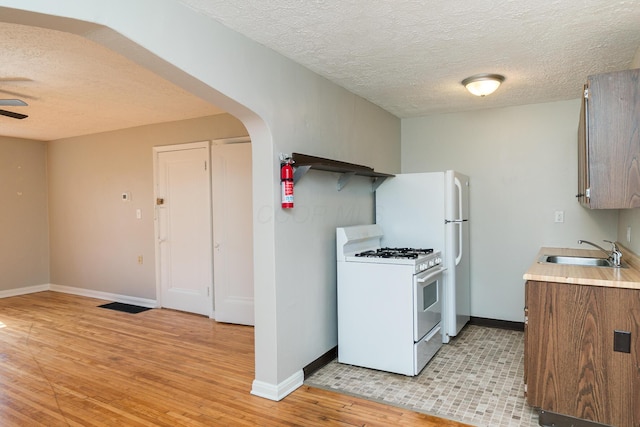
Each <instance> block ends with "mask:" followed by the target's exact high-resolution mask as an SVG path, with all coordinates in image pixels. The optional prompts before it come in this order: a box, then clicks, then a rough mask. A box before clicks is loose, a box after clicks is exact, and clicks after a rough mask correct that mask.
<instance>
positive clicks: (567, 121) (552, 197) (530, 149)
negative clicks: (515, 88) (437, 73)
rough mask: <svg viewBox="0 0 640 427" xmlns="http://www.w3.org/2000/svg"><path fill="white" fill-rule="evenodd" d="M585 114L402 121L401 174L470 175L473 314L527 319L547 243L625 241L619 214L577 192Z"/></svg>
mask: <svg viewBox="0 0 640 427" xmlns="http://www.w3.org/2000/svg"><path fill="white" fill-rule="evenodd" d="M579 111H580V103H579V100H571V101H562V102H554V103H547V104H535V105H525V106H519V107H511V108H501V109H492V110H482V111H476V112H468V113H460V114H445V115H434V116H429V117H421V118H413V119H405V120H402V172H423V171H438V170H446V169H455V170H459V171H461V172H463V173H466V174H468V175H469V176H470V178H471V202H470V203H471V286H472V294H471V298H472V306H471V310H472V315H473V316H477V317H487V318H492V319H502V320H513V321H523V312H522V309H523V307H524V292H523V291H524V288H523V283H524V281H523V279H522V275H523V274H524V272H525V271H526V270H527V268H528V267H529V266H530V265H531V263H532V262H534V259H535V255H536V253H537V252H538V250H539V249H540V247H542V246H558V247H577V246H578V245H577V240H578V239H586V240H591V241H594V242H598V241H601V240H602V239H608V240H612V239H615V238H616V233H617V215H618V211H606V210H605V211H591V210H588V209H584V208H582V207H581V206H580V204H579V203H578V202H577V201H576V198H575V195H576V194H577V188H578V185H577V176H578V173H577V157H578V155H577V129H578V116H579ZM556 210H561V211H564V218H565V222H564V223H561V224H559V223H555V222H554V212H555V211H556ZM638 233H640V224H639V225H638ZM639 235H640V234H639ZM639 240H640V238H639Z"/></svg>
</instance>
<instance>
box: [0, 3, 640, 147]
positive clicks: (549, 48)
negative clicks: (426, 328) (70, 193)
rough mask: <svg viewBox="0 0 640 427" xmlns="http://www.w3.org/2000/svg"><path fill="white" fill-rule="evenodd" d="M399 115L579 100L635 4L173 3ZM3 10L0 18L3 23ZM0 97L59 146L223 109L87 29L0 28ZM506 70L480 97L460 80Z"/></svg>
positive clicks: (23, 125) (11, 129)
mask: <svg viewBox="0 0 640 427" xmlns="http://www.w3.org/2000/svg"><path fill="white" fill-rule="evenodd" d="M178 1H181V2H182V3H184V4H186V5H187V6H189V7H191V8H193V9H194V10H196V11H198V12H199V13H202V14H204V15H208V16H210V17H211V18H212V19H215V20H217V21H219V22H221V23H222V24H224V25H226V26H228V27H230V28H232V29H234V30H236V31H238V32H240V33H243V34H245V35H246V36H248V37H249V38H252V39H254V40H256V41H257V42H259V43H261V44H263V45H265V46H267V47H270V48H272V49H274V50H275V51H277V52H280V53H281V54H283V55H284V56H286V57H289V58H291V59H292V60H294V61H296V62H298V63H300V64H302V65H304V66H306V67H307V68H309V69H311V70H313V71H315V72H316V73H318V74H320V75H322V76H324V77H326V78H327V79H329V80H331V81H333V82H335V83H337V84H339V85H340V86H343V87H345V88H347V89H348V90H350V91H352V92H354V93H356V94H358V95H361V96H362V97H364V98H366V99H368V100H370V101H372V102H373V103H375V104H377V105H379V106H381V107H382V108H384V109H386V110H387V111H389V112H391V113H393V114H395V115H396V116H398V117H402V118H405V117H414V116H422V115H428V114H433V113H442V112H454V111H469V110H476V109H481V108H492V107H502V106H509V105H520V104H531V103H539V102H549V101H555V100H564V99H574V98H577V97H578V96H579V94H580V89H581V86H582V84H583V82H584V81H585V79H586V76H587V75H590V74H595V73H600V72H606V71H614V70H620V69H625V68H629V66H630V64H631V61H632V59H633V58H634V55H635V54H636V52H638V48H639V47H640V1H638V0H615V1H612V0H537V1H523V0H469V1H455V0H454V1H451V0H309V1H295V2H292V1H290V0H178ZM1 19H2V18H1V17H0V20H1ZM0 40H2V48H1V49H0V64H2V66H1V67H0V98H11V97H20V98H21V99H24V100H25V101H27V102H28V103H29V104H30V105H29V107H11V108H5V107H0V108H5V109H12V110H13V111H16V112H24V113H26V114H29V116H30V117H29V119H27V120H22V121H20V120H13V119H9V118H4V117H0V135H6V136H16V137H24V138H32V139H42V140H51V139H58V138H62V137H68V136H75V135H82V134H89V133H96V132H103V131H108V130H114V129H121V128H127V127H131V126H138V125H142V124H149V123H157V122H163V121H170V120H178V119H184V118H190V117H199V116H204V115H210V114H217V113H219V112H220V110H219V109H217V108H216V107H214V106H212V105H210V104H208V103H206V102H204V101H202V100H201V99H199V98H196V97H194V96H192V95H190V94H188V93H186V92H185V91H183V90H182V89H180V88H177V87H175V86H173V85H172V84H170V83H168V82H167V81H165V80H163V79H161V78H160V77H158V76H156V75H154V74H152V73H150V72H148V71H147V70H145V69H143V68H140V67H139V66H137V65H135V64H133V63H131V62H129V61H128V60H126V59H125V58H123V57H122V56H120V55H118V54H116V53H114V52H112V51H110V50H108V49H105V48H103V47H101V46H100V45H98V44H96V43H94V42H92V41H90V40H86V39H83V38H80V37H78V36H74V35H71V34H67V33H61V32H56V31H49V30H43V29H40V28H34V27H24V26H19V25H10V24H3V23H0ZM477 73H499V74H503V75H504V76H505V77H506V81H505V83H504V84H503V86H502V87H501V88H500V89H498V91H497V92H496V93H495V94H493V95H491V96H487V97H485V98H476V97H474V96H472V95H470V94H468V93H467V92H466V91H465V90H464V88H463V87H462V85H461V84H460V81H461V80H462V79H464V78H465V77H468V76H470V75H472V74H477Z"/></svg>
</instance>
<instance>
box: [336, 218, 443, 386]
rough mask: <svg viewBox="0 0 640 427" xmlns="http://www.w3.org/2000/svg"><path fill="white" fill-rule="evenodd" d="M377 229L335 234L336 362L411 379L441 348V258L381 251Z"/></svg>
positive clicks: (361, 227) (407, 251) (431, 254)
mask: <svg viewBox="0 0 640 427" xmlns="http://www.w3.org/2000/svg"><path fill="white" fill-rule="evenodd" d="M382 236H383V233H382V229H381V228H380V226H379V225H376V224H373V225H359V226H353V227H342V228H338V229H337V230H336V251H337V253H336V255H337V261H338V262H337V271H338V362H340V363H346V364H350V365H356V366H363V367H366V368H372V369H379V370H382V371H387V372H395V373H398V374H404V375H409V376H413V375H417V374H418V373H419V372H420V371H421V370H422V368H424V367H425V365H426V364H427V363H428V362H429V360H431V358H432V357H433V356H434V355H435V354H436V352H437V351H438V349H439V348H440V347H441V346H442V334H441V319H442V303H441V295H442V273H443V272H444V270H445V269H444V268H443V267H442V257H441V255H440V252H438V251H434V250H433V249H415V248H381V244H380V241H381V238H382Z"/></svg>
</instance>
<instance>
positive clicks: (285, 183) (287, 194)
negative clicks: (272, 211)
mask: <svg viewBox="0 0 640 427" xmlns="http://www.w3.org/2000/svg"><path fill="white" fill-rule="evenodd" d="M291 163H293V161H292V160H291V159H290V158H288V159H286V160H285V162H284V163H282V166H281V168H280V189H281V193H282V199H281V202H282V209H291V208H293V166H291Z"/></svg>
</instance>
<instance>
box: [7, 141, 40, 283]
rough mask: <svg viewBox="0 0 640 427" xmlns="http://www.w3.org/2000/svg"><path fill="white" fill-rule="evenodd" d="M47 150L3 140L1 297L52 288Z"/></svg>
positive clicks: (31, 142) (36, 144)
mask: <svg viewBox="0 0 640 427" xmlns="http://www.w3.org/2000/svg"><path fill="white" fill-rule="evenodd" d="M46 156H47V147H46V144H45V143H43V142H37V141H29V140H26V139H16V138H5V137H0V196H1V200H2V208H1V209H0V236H1V237H0V265H2V268H1V273H0V291H6V290H13V289H17V288H22V287H27V286H35V285H46V284H48V283H49V230H48V225H47V170H46Z"/></svg>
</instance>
